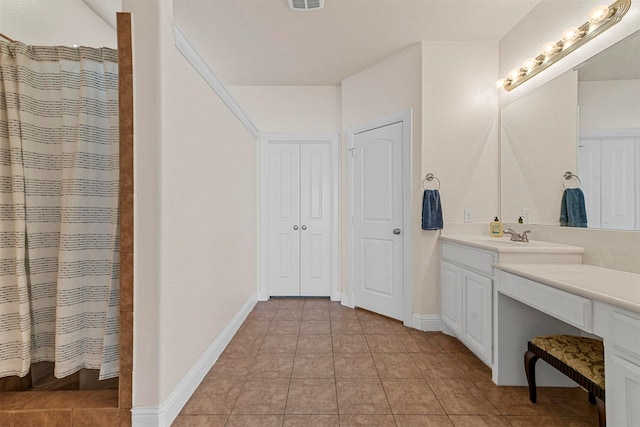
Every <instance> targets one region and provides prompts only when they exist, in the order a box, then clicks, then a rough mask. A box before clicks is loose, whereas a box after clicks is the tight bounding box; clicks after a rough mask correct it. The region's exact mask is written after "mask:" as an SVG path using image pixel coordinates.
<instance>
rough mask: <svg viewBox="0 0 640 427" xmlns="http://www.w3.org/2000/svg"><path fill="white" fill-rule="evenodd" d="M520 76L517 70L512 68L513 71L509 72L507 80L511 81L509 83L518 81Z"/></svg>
mask: <svg viewBox="0 0 640 427" xmlns="http://www.w3.org/2000/svg"><path fill="white" fill-rule="evenodd" d="M521 75H522V73H521V72H520V69H519V68H514V69H513V70H511V71H509V79H511V81H514V80H518V78H519V77H520V76H521Z"/></svg>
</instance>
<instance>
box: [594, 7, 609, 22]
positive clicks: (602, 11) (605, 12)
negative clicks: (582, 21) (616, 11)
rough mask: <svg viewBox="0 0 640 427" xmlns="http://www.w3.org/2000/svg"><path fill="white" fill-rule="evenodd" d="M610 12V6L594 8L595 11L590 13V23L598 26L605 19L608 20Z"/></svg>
mask: <svg viewBox="0 0 640 427" xmlns="http://www.w3.org/2000/svg"><path fill="white" fill-rule="evenodd" d="M610 11H611V9H609V6H597V7H595V8H593V10H592V11H591V12H589V23H590V24H597V23H598V22H600V21H602V20H603V19H606V18H608V17H609V12H610Z"/></svg>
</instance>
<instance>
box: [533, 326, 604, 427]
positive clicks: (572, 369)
mask: <svg viewBox="0 0 640 427" xmlns="http://www.w3.org/2000/svg"><path fill="white" fill-rule="evenodd" d="M539 358H540V359H542V360H544V361H545V362H547V363H548V364H550V365H551V366H553V367H554V368H556V369H557V370H559V371H560V372H562V373H563V374H565V375H566V376H568V377H569V378H571V379H572V380H573V381H575V382H576V383H578V384H579V385H580V386H582V387H584V388H585V389H586V390H587V391H588V392H589V401H590V402H591V403H596V404H597V405H598V419H599V420H600V427H604V426H605V425H606V418H605V405H604V394H605V393H604V390H605V387H604V385H605V380H604V346H603V344H602V341H600V340H596V339H593V338H587V337H578V336H573V335H547V336H540V337H536V338H534V339H532V340H531V341H530V342H529V344H528V350H527V352H526V353H525V354H524V367H525V372H526V374H527V381H528V382H529V398H530V399H531V402H533V403H536V399H537V397H536V378H535V363H536V361H537V360H538V359H539Z"/></svg>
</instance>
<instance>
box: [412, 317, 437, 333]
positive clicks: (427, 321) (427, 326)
mask: <svg viewBox="0 0 640 427" xmlns="http://www.w3.org/2000/svg"><path fill="white" fill-rule="evenodd" d="M413 327H414V328H415V329H418V330H420V331H440V330H441V327H440V316H439V315H437V314H416V313H413Z"/></svg>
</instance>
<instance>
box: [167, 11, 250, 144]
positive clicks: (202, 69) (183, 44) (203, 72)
mask: <svg viewBox="0 0 640 427" xmlns="http://www.w3.org/2000/svg"><path fill="white" fill-rule="evenodd" d="M173 34H174V37H175V41H176V48H177V49H178V50H179V51H180V53H182V55H183V56H184V57H185V58H186V59H187V61H188V62H189V64H191V66H192V67H193V68H194V69H195V70H196V71H197V72H198V74H200V76H202V78H203V79H204V81H205V82H207V84H208V85H209V86H210V87H211V89H213V91H214V92H215V93H216V94H218V96H219V97H220V99H221V100H222V102H224V103H225V105H226V106H227V107H228V108H229V109H230V110H231V112H232V113H233V114H235V116H236V117H237V118H238V120H240V122H241V123H242V124H243V125H244V127H245V128H246V129H247V130H248V131H249V133H250V134H251V135H252V136H253V137H254V138H255V139H258V135H259V131H258V128H257V127H256V125H255V124H253V122H252V121H251V119H250V118H249V116H247V113H245V112H244V110H243V109H242V108H241V107H240V105H239V104H238V103H237V102H236V100H235V99H234V98H233V96H231V94H230V93H229V92H228V91H227V88H225V87H224V85H223V84H222V82H221V81H220V80H219V79H218V77H217V76H216V75H215V74H214V73H213V71H211V68H209V67H208V66H207V63H206V62H204V60H203V59H202V57H201V56H200V55H199V54H198V51H196V49H195V48H194V47H193V45H192V44H191V42H189V39H187V36H185V34H184V33H183V32H182V30H181V29H180V27H179V26H178V25H176V24H175V23H174V24H173Z"/></svg>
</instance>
